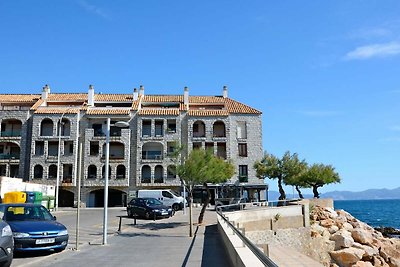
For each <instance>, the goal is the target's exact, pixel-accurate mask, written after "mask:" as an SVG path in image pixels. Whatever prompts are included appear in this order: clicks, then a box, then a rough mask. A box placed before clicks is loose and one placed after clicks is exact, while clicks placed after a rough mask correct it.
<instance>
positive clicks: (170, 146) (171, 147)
mask: <svg viewBox="0 0 400 267" xmlns="http://www.w3.org/2000/svg"><path fill="white" fill-rule="evenodd" d="M175 149H176V142H167V155H168V156H172V154H173V153H174V152H175Z"/></svg>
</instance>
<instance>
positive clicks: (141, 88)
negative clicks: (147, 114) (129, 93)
mask: <svg viewBox="0 0 400 267" xmlns="http://www.w3.org/2000/svg"><path fill="white" fill-rule="evenodd" d="M139 95H144V86H143V85H141V86H140V87H139Z"/></svg>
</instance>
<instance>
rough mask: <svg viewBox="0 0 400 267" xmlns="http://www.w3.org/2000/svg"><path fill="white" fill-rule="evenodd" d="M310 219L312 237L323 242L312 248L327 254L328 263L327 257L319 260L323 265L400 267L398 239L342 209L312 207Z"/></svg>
mask: <svg viewBox="0 0 400 267" xmlns="http://www.w3.org/2000/svg"><path fill="white" fill-rule="evenodd" d="M310 219H311V237H312V239H316V240H321V239H322V240H324V241H323V243H325V245H324V246H321V247H319V248H315V249H316V252H317V253H318V254H319V255H324V254H325V255H326V254H329V255H330V262H329V261H328V258H327V257H324V258H323V260H322V259H321V258H320V259H319V260H320V262H321V263H323V264H324V265H325V266H331V267H334V266H340V267H364V266H365V267H370V266H382V267H400V240H399V239H396V238H388V237H384V236H383V235H382V233H381V232H379V231H377V230H375V229H374V228H372V227H371V226H369V225H367V224H366V223H364V222H361V221H359V220H357V219H356V218H354V217H353V216H352V215H351V214H350V213H348V212H346V211H344V210H337V211H334V210H333V209H331V208H323V207H319V206H315V207H313V208H312V209H311V212H310ZM322 247H324V248H326V249H321V248H322ZM332 248H333V249H332ZM307 254H309V253H307ZM310 256H311V255H310ZM321 260H322V261H321Z"/></svg>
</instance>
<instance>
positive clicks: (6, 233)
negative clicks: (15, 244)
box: [1, 225, 13, 236]
mask: <svg viewBox="0 0 400 267" xmlns="http://www.w3.org/2000/svg"><path fill="white" fill-rule="evenodd" d="M12 234H13V233H12V231H11V227H10V226H9V225H7V226H4V228H3V229H2V230H1V236H12Z"/></svg>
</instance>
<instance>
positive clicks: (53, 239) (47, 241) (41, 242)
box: [36, 238, 56, 245]
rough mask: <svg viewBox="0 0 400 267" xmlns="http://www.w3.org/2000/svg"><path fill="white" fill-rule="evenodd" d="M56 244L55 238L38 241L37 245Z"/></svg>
mask: <svg viewBox="0 0 400 267" xmlns="http://www.w3.org/2000/svg"><path fill="white" fill-rule="evenodd" d="M54 242H56V239H55V238H43V239H36V244H38V245H39V244H50V243H54Z"/></svg>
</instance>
